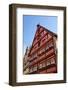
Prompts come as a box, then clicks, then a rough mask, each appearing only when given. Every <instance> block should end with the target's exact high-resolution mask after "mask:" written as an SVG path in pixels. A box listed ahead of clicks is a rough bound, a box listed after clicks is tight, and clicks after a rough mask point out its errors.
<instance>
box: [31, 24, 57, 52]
mask: <svg viewBox="0 0 68 90" xmlns="http://www.w3.org/2000/svg"><path fill="white" fill-rule="evenodd" d="M40 28H43V30H45V31H47V32H48V33H50V34H51V35H53V36H55V37H56V38H57V34H56V33H54V32H52V31H50V30H48V29H47V28H45V27H43V26H41V25H39V24H37V30H36V33H37V32H38V31H39V30H40ZM36 33H35V35H36ZM34 39H35V36H34ZM34 39H33V42H34ZM33 42H32V43H33ZM32 47H33V44H32ZM32 47H31V49H30V52H31V50H32Z"/></svg>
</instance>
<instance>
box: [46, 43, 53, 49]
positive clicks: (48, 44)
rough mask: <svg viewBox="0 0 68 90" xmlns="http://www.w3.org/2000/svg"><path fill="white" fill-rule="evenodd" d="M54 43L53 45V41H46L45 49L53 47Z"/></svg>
mask: <svg viewBox="0 0 68 90" xmlns="http://www.w3.org/2000/svg"><path fill="white" fill-rule="evenodd" d="M53 46H54V45H53V42H49V43H47V45H46V50H48V49H49V48H51V47H53Z"/></svg>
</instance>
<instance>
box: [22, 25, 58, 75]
mask: <svg viewBox="0 0 68 90" xmlns="http://www.w3.org/2000/svg"><path fill="white" fill-rule="evenodd" d="M56 42H57V35H56V34H55V33H53V32H51V31H49V30H48V29H46V28H44V27H43V26H41V25H37V30H36V33H35V36H34V39H33V42H32V46H31V48H30V51H29V53H28V63H29V64H28V68H29V70H28V72H27V74H44V73H57V46H56ZM24 66H25V65H24ZM24 74H25V73H24Z"/></svg>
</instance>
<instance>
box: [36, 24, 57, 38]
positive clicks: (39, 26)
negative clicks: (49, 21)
mask: <svg viewBox="0 0 68 90" xmlns="http://www.w3.org/2000/svg"><path fill="white" fill-rule="evenodd" d="M37 28H38V30H39V29H40V28H43V29H44V30H46V31H47V32H49V33H50V34H51V35H54V36H55V37H57V34H56V33H54V32H52V31H50V30H49V29H47V28H45V27H43V26H41V25H39V24H38V25H37Z"/></svg>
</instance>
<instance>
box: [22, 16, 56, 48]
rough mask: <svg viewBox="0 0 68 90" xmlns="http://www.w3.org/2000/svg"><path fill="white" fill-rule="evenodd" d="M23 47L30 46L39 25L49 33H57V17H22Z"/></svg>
mask: <svg viewBox="0 0 68 90" xmlns="http://www.w3.org/2000/svg"><path fill="white" fill-rule="evenodd" d="M23 19H24V20H23V22H24V47H25V48H26V47H27V46H30V45H31V43H32V41H33V38H34V35H35V32H36V28H37V24H40V25H42V26H44V27H46V28H47V29H49V30H50V31H52V32H54V33H57V17H56V16H34V15H24V16H23Z"/></svg>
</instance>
